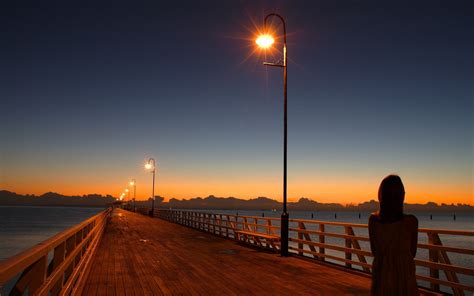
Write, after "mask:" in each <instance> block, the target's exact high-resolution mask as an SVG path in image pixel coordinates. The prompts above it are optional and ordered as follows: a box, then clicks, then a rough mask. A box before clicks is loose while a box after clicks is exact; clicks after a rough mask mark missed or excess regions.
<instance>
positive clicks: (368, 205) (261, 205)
mask: <svg viewBox="0 0 474 296" xmlns="http://www.w3.org/2000/svg"><path fill="white" fill-rule="evenodd" d="M162 206H165V207H170V208H175V209H215V210H219V209H220V210H234V209H241V210H271V209H277V210H280V209H281V208H282V203H281V202H279V201H276V200H274V199H270V198H267V197H258V198H255V199H249V200H244V199H238V198H235V197H225V198H224V197H215V196H213V195H211V196H208V197H206V198H201V197H196V198H192V199H187V200H179V199H175V198H172V199H170V201H169V202H167V203H163V205H162ZM287 206H288V210H290V211H332V212H345V211H347V212H349V211H359V212H374V211H377V210H378V208H379V203H378V201H375V200H371V201H367V202H363V203H360V204H356V205H355V204H352V205H342V204H338V203H320V202H317V201H315V200H311V199H309V198H305V197H302V198H300V199H299V200H298V201H297V202H288V204H287ZM404 208H405V211H406V212H450V213H458V212H474V207H473V206H471V205H468V204H451V205H448V204H441V205H438V204H436V203H434V202H428V203H426V204H405V207H404Z"/></svg>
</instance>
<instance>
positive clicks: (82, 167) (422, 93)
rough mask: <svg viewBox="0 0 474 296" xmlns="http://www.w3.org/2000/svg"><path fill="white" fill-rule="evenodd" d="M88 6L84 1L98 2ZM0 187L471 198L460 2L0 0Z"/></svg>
mask: <svg viewBox="0 0 474 296" xmlns="http://www.w3.org/2000/svg"><path fill="white" fill-rule="evenodd" d="M98 2H100V3H98ZM0 6H1V7H0V24H1V27H2V30H1V32H0V37H1V40H2V46H1V47H0V53H1V55H0V62H1V67H0V69H1V70H0V76H1V77H0V80H1V83H2V85H1V87H0V99H1V106H2V108H1V117H0V139H1V141H0V189H6V190H10V191H15V192H18V193H33V194H42V193H45V192H48V191H54V192H59V193H62V194H81V195H82V194H89V193H99V194H112V195H114V196H118V195H120V193H121V192H123V190H124V189H125V188H127V184H128V181H129V180H130V179H132V178H135V179H136V181H137V199H146V198H148V197H149V196H151V183H152V175H151V174H150V172H148V171H146V170H145V169H144V167H143V166H144V163H145V162H146V161H147V159H148V158H150V157H154V158H155V159H156V161H157V176H156V189H155V193H156V194H157V195H161V196H164V197H165V199H166V200H167V199H169V198H178V199H181V198H192V197H196V196H201V197H205V196H208V195H211V194H212V195H215V196H225V197H227V196H234V197H239V198H245V199H247V198H255V197H258V196H266V197H269V198H274V199H278V200H281V199H282V155H283V145H282V132H283V84H282V82H283V76H282V69H280V68H273V67H271V68H269V67H265V66H263V65H262V62H264V61H267V62H277V61H278V60H279V59H280V57H281V48H282V38H281V37H282V36H281V34H282V33H281V32H282V27H281V25H279V23H278V21H277V20H276V19H274V20H272V23H271V30H272V31H273V32H275V34H277V35H278V36H277V39H276V43H275V44H274V46H273V48H271V49H269V50H267V51H264V50H262V49H257V48H256V45H255V41H254V40H255V38H256V36H257V34H258V32H261V31H262V30H263V29H262V23H263V18H264V16H265V15H266V14H268V13H271V12H276V13H279V14H281V15H282V16H283V17H284V18H285V20H286V25H287V32H288V56H289V64H288V197H289V200H290V201H294V200H297V199H299V198H300V197H307V198H311V199H314V200H317V201H320V202H339V203H346V204H347V203H358V202H363V201H367V200H370V199H376V198H377V190H378V186H379V184H380V181H381V180H382V178H383V177H384V176H386V175H388V174H392V173H395V174H398V175H400V176H401V178H402V180H403V182H404V184H405V191H406V201H407V202H411V203H414V202H419V203H424V202H427V201H434V202H438V203H469V204H474V200H473V191H474V189H473V188H474V185H473V183H474V181H473V167H474V165H473V160H474V152H473V138H474V134H473V127H474V123H473V113H474V112H473V94H474V89H473V86H474V83H473V77H474V75H473V69H474V58H473V54H472V53H473V52H474V18H473V4H472V2H471V1H431V0H430V1H410V2H408V1H168V2H160V1H127V2H122V1H31V2H30V1H21V2H18V1H7V2H4V3H2V4H0Z"/></svg>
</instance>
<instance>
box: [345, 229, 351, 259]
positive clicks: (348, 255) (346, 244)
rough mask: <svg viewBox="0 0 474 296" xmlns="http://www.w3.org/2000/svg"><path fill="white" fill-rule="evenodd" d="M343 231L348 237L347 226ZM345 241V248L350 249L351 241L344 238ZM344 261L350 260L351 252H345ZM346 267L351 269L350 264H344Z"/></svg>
mask: <svg viewBox="0 0 474 296" xmlns="http://www.w3.org/2000/svg"><path fill="white" fill-rule="evenodd" d="M344 229H345V232H346V234H347V235H349V233H350V232H349V227H348V226H344ZM344 240H345V247H346V248H349V249H350V248H351V247H352V241H351V239H350V238H346V239H344ZM346 260H352V253H351V252H346ZM346 267H349V268H352V264H350V263H346Z"/></svg>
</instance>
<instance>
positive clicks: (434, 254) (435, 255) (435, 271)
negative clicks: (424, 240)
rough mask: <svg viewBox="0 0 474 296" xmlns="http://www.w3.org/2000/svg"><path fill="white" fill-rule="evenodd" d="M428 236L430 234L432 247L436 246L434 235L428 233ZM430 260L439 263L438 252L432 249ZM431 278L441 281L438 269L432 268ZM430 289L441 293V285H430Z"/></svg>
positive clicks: (429, 239)
mask: <svg viewBox="0 0 474 296" xmlns="http://www.w3.org/2000/svg"><path fill="white" fill-rule="evenodd" d="M427 234H428V243H429V244H430V245H434V244H435V241H434V234H433V233H430V232H428V233H427ZM429 259H430V261H431V262H435V263H437V262H439V258H438V251H437V250H431V249H430V250H429ZM430 277H432V278H435V279H439V270H438V269H436V268H431V267H430ZM430 287H431V289H432V290H434V291H437V292H439V284H436V283H430Z"/></svg>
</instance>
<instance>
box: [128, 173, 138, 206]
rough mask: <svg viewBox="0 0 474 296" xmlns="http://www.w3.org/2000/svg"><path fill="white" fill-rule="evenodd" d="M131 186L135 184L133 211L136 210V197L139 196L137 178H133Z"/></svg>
mask: <svg viewBox="0 0 474 296" xmlns="http://www.w3.org/2000/svg"><path fill="white" fill-rule="evenodd" d="M129 184H130V186H133V211H134V212H135V198H136V197H137V181H135V179H132V181H130V183H129Z"/></svg>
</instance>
